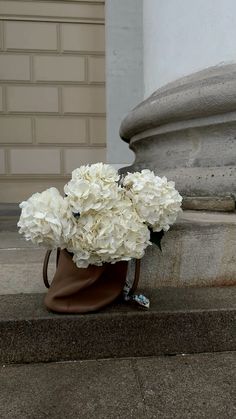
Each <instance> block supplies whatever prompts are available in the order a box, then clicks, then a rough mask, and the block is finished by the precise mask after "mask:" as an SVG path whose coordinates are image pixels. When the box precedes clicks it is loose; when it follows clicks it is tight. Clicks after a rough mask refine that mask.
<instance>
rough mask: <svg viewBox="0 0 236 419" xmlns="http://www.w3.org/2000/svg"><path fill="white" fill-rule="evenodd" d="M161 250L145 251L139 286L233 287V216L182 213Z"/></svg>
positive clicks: (235, 235) (235, 241) (235, 232)
mask: <svg viewBox="0 0 236 419" xmlns="http://www.w3.org/2000/svg"><path fill="white" fill-rule="evenodd" d="M162 250H163V251H162V253H161V252H160V250H159V249H158V248H157V246H155V245H153V246H151V247H148V248H147V250H146V253H145V256H144V257H143V259H142V261H141V277H140V278H141V280H140V284H141V285H142V286H144V287H153V288H155V287H159V286H176V287H183V286H216V285H218V286H220V285H236V214H235V213H232V214H231V213H215V212H214V213H213V212H203V211H184V212H183V214H182V215H181V217H180V218H179V221H178V222H177V223H176V224H175V225H174V226H173V227H172V228H171V229H170V231H168V232H167V233H166V234H165V236H164V238H163V241H162ZM133 265H134V264H133V263H132V267H131V269H130V275H131V276H133V275H134V270H133V268H134V266H133Z"/></svg>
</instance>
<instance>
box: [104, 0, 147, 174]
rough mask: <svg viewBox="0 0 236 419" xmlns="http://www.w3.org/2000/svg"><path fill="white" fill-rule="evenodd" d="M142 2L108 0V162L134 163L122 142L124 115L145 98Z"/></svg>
mask: <svg viewBox="0 0 236 419" xmlns="http://www.w3.org/2000/svg"><path fill="white" fill-rule="evenodd" d="M142 2H143V0H118V1H114V0H106V3H105V8H106V25H105V26H106V102H107V106H106V109H107V111H106V121H107V162H108V163H110V164H112V165H113V166H114V167H117V168H119V167H122V166H124V165H127V164H131V162H132V161H133V160H134V154H133V153H132V152H131V151H130V150H127V147H126V146H125V144H123V143H122V142H121V141H120V140H119V127H120V124H121V121H122V119H123V118H124V116H125V114H126V113H127V112H128V111H129V109H132V108H133V107H134V106H135V105H136V103H138V102H140V101H141V100H142V99H143V32H142V11H143V10H142Z"/></svg>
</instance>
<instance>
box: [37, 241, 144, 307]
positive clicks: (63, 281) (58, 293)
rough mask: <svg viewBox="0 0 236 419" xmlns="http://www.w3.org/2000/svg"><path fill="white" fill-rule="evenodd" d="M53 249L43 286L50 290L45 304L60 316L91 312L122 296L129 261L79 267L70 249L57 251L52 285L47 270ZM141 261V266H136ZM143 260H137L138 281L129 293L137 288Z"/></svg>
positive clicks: (48, 256)
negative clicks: (60, 314)
mask: <svg viewBox="0 0 236 419" xmlns="http://www.w3.org/2000/svg"><path fill="white" fill-rule="evenodd" d="M50 254H51V250H48V251H47V252H46V255H45V259H44V265H43V279H44V284H45V286H46V287H47V288H49V290H48V293H47V295H46V297H45V300H44V302H45V305H46V307H47V308H48V309H49V310H52V311H55V312H60V313H89V312H93V311H97V310H99V309H101V308H102V307H105V306H107V305H108V304H110V303H112V302H113V301H114V300H116V299H117V298H118V297H119V296H121V294H122V292H123V289H124V286H125V282H126V276H127V269H128V262H126V261H121V262H116V263H115V264H110V263H104V264H103V265H102V266H94V265H90V266H88V268H78V267H77V266H76V264H75V263H74V262H73V260H72V254H70V253H69V252H68V251H67V250H65V249H64V250H60V249H57V262H56V265H57V268H56V273H55V275H54V278H53V281H52V284H51V285H49V282H48V275H47V268H48V262H49V258H50ZM137 262H138V263H137ZM139 262H140V261H136V269H135V280H134V283H133V286H132V288H131V290H130V293H133V292H134V290H135V289H136V287H137V284H138V279H139V272H140V264H139Z"/></svg>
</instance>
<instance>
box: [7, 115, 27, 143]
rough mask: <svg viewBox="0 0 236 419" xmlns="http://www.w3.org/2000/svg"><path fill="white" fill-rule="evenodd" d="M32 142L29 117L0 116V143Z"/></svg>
mask: <svg viewBox="0 0 236 419" xmlns="http://www.w3.org/2000/svg"><path fill="white" fill-rule="evenodd" d="M31 142H32V121H31V118H29V117H18V116H12V117H11V116H0V143H5V144H6V145H8V144H11V143H31Z"/></svg>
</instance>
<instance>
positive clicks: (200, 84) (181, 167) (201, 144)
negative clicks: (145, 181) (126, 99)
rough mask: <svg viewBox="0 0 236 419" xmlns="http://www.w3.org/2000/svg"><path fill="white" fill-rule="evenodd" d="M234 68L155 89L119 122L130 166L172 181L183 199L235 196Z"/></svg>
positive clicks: (217, 69)
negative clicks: (132, 156) (130, 157)
mask: <svg viewBox="0 0 236 419" xmlns="http://www.w3.org/2000/svg"><path fill="white" fill-rule="evenodd" d="M235 92H236V64H231V65H224V66H217V67H212V68H209V69H207V70H204V71H201V72H198V73H195V74H193V75H191V76H187V77H184V78H182V79H179V80H177V81H175V82H173V83H170V84H168V85H166V86H164V87H162V88H161V89H159V90H157V91H156V92H155V93H154V94H153V95H151V96H150V97H149V98H148V99H146V100H145V101H144V102H142V103H141V104H139V105H138V106H137V107H136V108H135V109H134V110H133V111H131V112H130V113H129V114H128V115H127V117H126V118H125V119H124V121H123V122H122V125H121V129H120V135H121V137H122V139H123V140H125V141H127V142H129V144H130V148H131V149H132V150H133V151H134V152H135V156H136V158H135V162H134V163H133V164H132V166H130V167H126V168H123V169H122V172H123V173H124V172H126V171H127V170H128V171H136V170H141V169H143V168H149V169H151V170H154V171H155V173H157V174H159V175H161V176H162V175H166V176H167V178H169V179H171V180H174V181H175V182H176V186H177V189H178V190H179V191H180V192H181V194H182V195H184V196H225V195H230V194H232V195H233V196H234V197H236V159H235V156H236V113H235V106H236V99H235V97H236V95H235Z"/></svg>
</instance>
